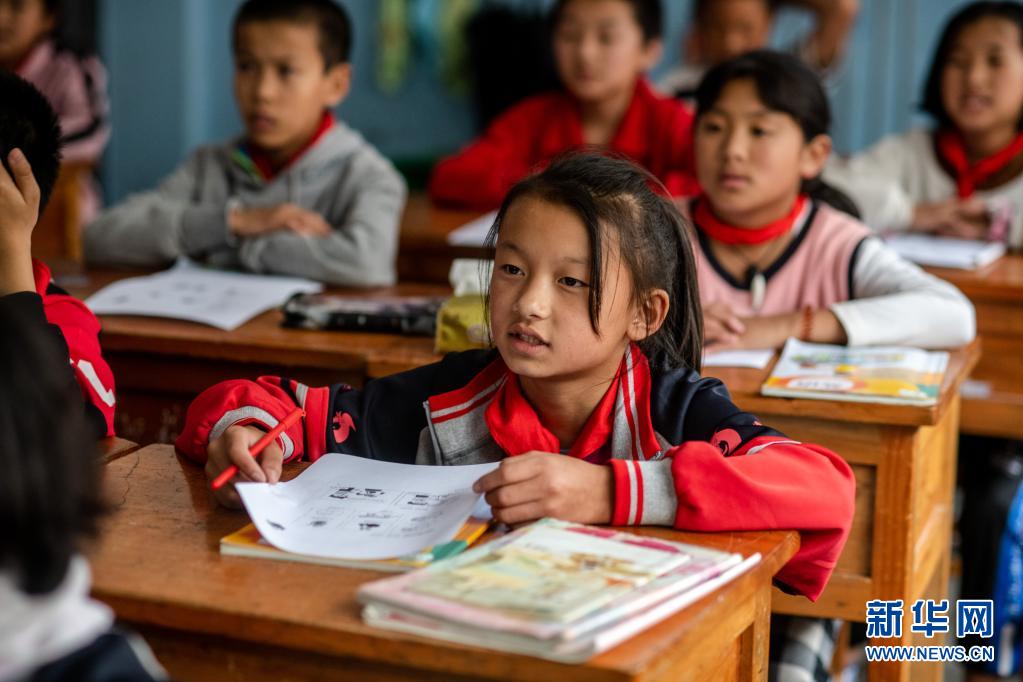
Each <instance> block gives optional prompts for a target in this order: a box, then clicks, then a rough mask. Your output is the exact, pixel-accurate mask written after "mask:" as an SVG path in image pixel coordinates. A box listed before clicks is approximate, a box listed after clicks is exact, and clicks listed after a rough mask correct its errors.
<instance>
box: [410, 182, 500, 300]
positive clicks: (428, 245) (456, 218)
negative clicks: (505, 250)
mask: <svg viewBox="0 0 1023 682" xmlns="http://www.w3.org/2000/svg"><path fill="white" fill-rule="evenodd" d="M480 215H481V214H480V212H479V211H458V210H453V209H447V208H437V207H436V206H434V205H433V204H432V203H430V198H429V197H428V196H426V195H425V194H413V195H412V196H410V197H409V198H408V203H407V204H406V205H405V213H404V214H403V215H402V219H401V237H400V241H399V243H398V279H399V280H400V281H402V282H438V283H447V281H448V270H450V269H451V261H452V260H454V259H455V258H486V257H488V256H487V253H486V251H485V250H484V249H481V248H474V247H468V246H451V245H449V244H448V240H447V238H448V233H449V232H451V231H452V230H454V229H456V228H458V227H461V226H462V225H465V224H466V223H467V222H469V221H470V220H474V219H475V218H478V217H479V216H480Z"/></svg>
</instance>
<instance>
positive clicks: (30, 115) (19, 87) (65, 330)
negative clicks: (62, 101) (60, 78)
mask: <svg viewBox="0 0 1023 682" xmlns="http://www.w3.org/2000/svg"><path fill="white" fill-rule="evenodd" d="M59 169H60V126H59V125H58V123H57V117H56V115H55V114H54V113H53V109H52V108H51V107H50V105H49V104H48V103H47V101H46V99H45V98H44V97H43V96H42V95H41V94H40V93H39V91H38V90H36V89H35V88H34V87H33V86H32V85H30V84H29V83H27V82H26V81H24V80H22V79H21V78H19V77H18V76H15V75H14V74H10V73H5V72H0V307H2V308H3V309H4V310H10V311H17V312H19V313H20V314H21V315H22V317H21V318H19V319H35V320H39V321H40V324H44V322H43V321H44V320H45V322H47V323H49V325H51V326H53V327H56V330H57V331H59V333H60V335H61V336H62V337H63V339H64V342H65V343H66V345H67V349H68V362H69V363H70V364H71V366H72V367H73V368H74V372H75V378H76V379H77V381H78V384H79V386H80V387H81V390H82V397H83V398H84V400H85V402H86V405H87V406H88V407H87V409H86V412H87V414H88V419H89V422H90V424H91V425H92V427H93V432H94V433H95V435H96V437H97V438H102V437H104V436H112V435H114V404H115V399H114V378H113V373H112V372H111V371H110V367H109V366H108V365H107V363H106V361H105V360H104V359H103V356H102V353H101V351H100V345H99V331H100V326H99V321H98V320H97V319H96V317H95V316H94V315H93V314H92V313H91V312H90V311H89V309H88V308H86V307H85V305H84V304H83V303H82V302H81V301H78V300H77V299H74V298H72V297H71V296H69V295H68V294H67V292H65V291H63V290H61V289H60V288H59V287H57V286H56V285H55V284H54V283H53V281H52V278H51V277H50V270H49V268H47V267H46V266H45V265H44V264H43V263H41V262H39V261H37V260H35V259H33V258H32V230H33V228H34V227H35V224H36V221H37V219H38V217H39V214H40V212H41V211H42V209H43V208H44V207H45V206H46V202H47V200H48V199H49V198H50V192H51V191H52V190H53V185H54V183H55V182H56V180H57V173H58V171H59Z"/></svg>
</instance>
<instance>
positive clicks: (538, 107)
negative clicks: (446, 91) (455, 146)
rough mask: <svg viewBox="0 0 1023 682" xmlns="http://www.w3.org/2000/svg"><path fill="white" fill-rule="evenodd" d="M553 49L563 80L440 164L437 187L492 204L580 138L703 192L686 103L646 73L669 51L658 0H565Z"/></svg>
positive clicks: (557, 12) (469, 201)
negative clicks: (659, 89)
mask: <svg viewBox="0 0 1023 682" xmlns="http://www.w3.org/2000/svg"><path fill="white" fill-rule="evenodd" d="M551 25H552V26H553V48H554V57H555V62H556V65H557V69H558V75H559V76H560V77H561V81H562V83H563V84H564V86H565V89H564V90H562V91H558V92H551V93H546V94H542V95H537V96H534V97H530V98H528V99H526V100H524V101H522V102H520V103H519V104H517V105H515V106H513V107H511V108H510V109H509V110H508V111H506V112H505V113H504V114H502V115H501V116H499V117H498V118H497V119H496V120H495V121H494V122H493V123H492V124H491V125H490V127H489V128H488V129H487V130H486V132H485V133H484V134H483V136H482V137H480V138H479V139H477V140H475V141H473V142H472V143H470V144H469V145H468V146H467V147H465V148H464V149H462V150H461V151H460V152H458V153H457V154H455V155H454V156H450V157H448V158H446V159H443V160H442V161H441V162H440V163H438V164H437V167H436V168H435V169H434V171H433V177H432V178H431V179H430V196H431V198H432V199H433V200H434V201H435V202H437V203H441V204H446V205H450V206H459V207H464V208H473V209H479V210H489V209H493V208H496V207H497V206H498V204H500V203H501V200H502V199H503V198H504V195H505V193H506V192H507V191H508V190H509V189H510V188H511V186H512V185H513V184H515V183H516V182H518V181H519V180H520V179H522V178H523V177H524V176H525V175H526V174H527V173H528V172H529V171H530V170H531V169H533V168H534V167H535V166H537V165H538V164H542V163H545V162H547V161H548V160H550V159H551V158H553V157H554V156H556V155H557V154H559V153H561V152H564V151H567V150H569V149H572V148H575V147H582V146H585V145H592V146H597V147H602V148H608V149H611V150H613V151H616V152H619V153H621V154H624V155H625V156H627V157H629V159H630V160H632V161H634V162H636V163H637V164H639V165H640V166H643V167H644V168H646V169H647V170H648V171H650V172H651V173H653V174H654V175H655V176H656V177H657V178H658V179H659V180H660V181H661V182H662V183H664V185H665V186H666V187H667V189H668V191H669V192H671V193H672V194H673V195H688V194H695V193H696V189H697V185H696V180H695V178H694V174H693V170H692V169H693V165H692V151H691V144H690V128H691V126H692V120H693V115H692V112H691V111H690V110H689V109H688V108H687V106H686V105H684V104H682V103H680V102H678V101H676V100H673V99H670V98H666V97H663V96H661V95H658V94H657V93H655V92H654V91H653V90H652V89H651V87H650V84H649V83H648V82H647V80H646V78H645V77H644V75H643V74H644V73H645V72H646V71H647V70H649V69H650V68H651V67H653V66H654V65H655V64H656V63H657V61H658V60H659V59H660V56H661V5H660V1H659V0H558V2H556V3H555V4H554V8H553V10H552V12H551Z"/></svg>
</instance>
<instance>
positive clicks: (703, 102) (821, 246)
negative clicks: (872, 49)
mask: <svg viewBox="0 0 1023 682" xmlns="http://www.w3.org/2000/svg"><path fill="white" fill-rule="evenodd" d="M696 101H697V120H696V127H695V129H694V130H695V132H694V135H695V150H696V157H697V158H696V167H697V175H698V178H699V181H700V185H701V187H702V188H703V194H701V195H700V196H699V197H697V198H695V199H694V200H692V201H691V202H690V203H689V204H688V209H689V214H690V216H691V218H692V222H693V224H694V226H695V230H694V231H693V233H692V235H691V238H692V241H693V244H694V251H695V253H696V262H697V272H698V277H699V286H700V298H701V302H702V304H703V313H704V324H705V335H706V336H705V338H706V342H707V346H708V347H709V348H710V349H712V350H713V349H720V348H770V347H777V346H781V345H782V344H783V343H784V342H785V339H787V338H788V337H790V336H796V337H799V338H802V339H804V340H808V341H814V342H820V343H838V344H848V345H879V344H899V345H913V346H925V347H931V348H943V347H955V346H960V345H963V344H965V343H968V342H969V341H970V340H972V339H973V337H974V316H973V307H972V306H971V304H970V303H969V301H968V300H967V299H966V298H965V297H964V296H963V295H962V294H961V293H960V292H959V291H958V290H957V289H956V288H955V287H953V286H952V285H950V284H948V283H946V282H943V281H942V280H939V279H937V278H935V277H932V276H930V275H928V274H926V273H925V272H923V271H922V270H920V269H919V268H918V267H916V266H915V265H913V264H911V263H909V262H907V261H905V260H903V259H902V258H900V257H899V256H898V255H896V254H895V253H894V252H893V251H891V250H890V249H888V248H887V247H886V246H885V245H884V243H883V242H882V241H881V240H880V239H877V238H875V237H872V236H871V230H870V228H868V227H867V226H866V225H864V224H863V223H861V222H859V221H858V220H856V219H855V218H853V217H852V216H851V215H850V213H855V212H856V209H855V207H854V206H852V204H851V202H849V200H848V199H847V198H846V197H844V196H843V195H841V194H840V193H838V192H837V191H836V190H834V189H831V188H830V187H828V186H826V185H824V184H823V183H822V182H821V181H820V179H819V178H818V176H819V175H820V173H821V170H822V169H823V167H824V164H825V162H826V161H827V158H828V154H829V153H830V151H831V138H830V137H828V127H829V125H830V122H831V114H830V110H829V107H828V100H827V96H826V95H825V93H824V90H823V88H822V87H821V85H820V82H819V80H818V79H817V76H816V75H814V73H813V72H812V71H811V70H810V69H809V68H807V67H806V66H804V65H803V64H801V63H800V62H799V61H798V60H797V59H795V58H793V57H791V56H789V55H785V54H782V53H777V52H770V51H757V52H751V53H748V54H746V55H743V56H740V57H737V58H735V59H733V60H730V61H728V62H725V63H723V64H720V65H719V66H717V67H715V68H714V69H713V70H711V71H710V72H708V74H707V76H706V77H705V78H704V80H703V82H702V83H701V84H700V87H699V89H698V90H697V94H696ZM827 202H830V203H831V204H834V205H837V206H839V207H840V208H841V209H844V211H843V210H839V209H836V208H834V207H833V205H829V203H827Z"/></svg>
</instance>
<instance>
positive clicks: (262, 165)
mask: <svg viewBox="0 0 1023 682" xmlns="http://www.w3.org/2000/svg"><path fill="white" fill-rule="evenodd" d="M333 127H334V113H333V112H332V111H330V110H329V109H328V110H326V111H324V112H323V118H321V119H320V125H319V127H318V128H317V129H316V132H314V133H313V135H312V137H310V138H309V141H308V142H306V143H305V144H304V145H302V148H301V149H299V150H298V151H297V152H295V153H294V154H292V155H291V157H290V158H289V159H288V160H287V161H286V162H285V163H284V164H283V165H282V166H281V167H280V168H278V169H277V170H276V171H274V166H273V163H271V162H270V157H269V156H268V155H267V154H266V152H264V151H263V150H262V149H259V148H258V147H254V146H252V145H250V144H249V143H247V142H246V143H245V144H244V145H243V146H242V151H244V152H245V154H247V155H248V157H249V158H250V159H251V160H252V163H253V165H254V166H255V167H256V168H257V169H258V170H259V173H260V175H262V176H263V179H264V180H273V178H274V177H275V176H276V175H277V174H278V173H280V172H281V171H283V170H284V169H285V168H287V167H288V166H290V165H291V164H293V163H295V162H296V161H298V159H299V157H301V156H302V155H303V154H305V153H306V152H307V151H309V150H310V149H312V147H313V145H315V144H316V143H317V142H319V141H320V138H322V137H323V136H324V135H326V134H327V131H328V130H330V129H331V128H333Z"/></svg>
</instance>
